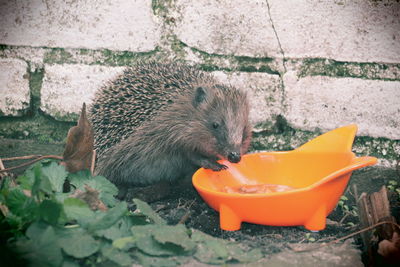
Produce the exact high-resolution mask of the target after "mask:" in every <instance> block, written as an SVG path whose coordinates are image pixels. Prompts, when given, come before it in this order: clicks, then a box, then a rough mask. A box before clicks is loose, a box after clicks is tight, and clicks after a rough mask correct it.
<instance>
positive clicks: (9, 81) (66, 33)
mask: <svg viewBox="0 0 400 267" xmlns="http://www.w3.org/2000/svg"><path fill="white" fill-rule="evenodd" d="M0 18H1V23H0V93H1V98H0V116H1V117H0V136H4V137H14V138H15V137H16V138H33V139H37V138H39V139H40V138H41V139H42V140H49V141H60V136H64V134H65V133H64V132H65V131H66V129H68V127H69V125H71V124H70V123H69V122H73V121H74V120H76V118H77V115H78V113H79V110H80V107H81V104H82V102H86V103H90V102H91V99H92V97H93V95H94V92H95V91H96V90H97V89H98V88H99V87H100V86H101V85H102V84H103V83H104V82H105V81H107V80H109V79H112V78H113V77H115V75H117V74H118V73H120V72H121V71H122V70H123V69H124V67H126V66H129V65H131V64H134V63H135V62H136V61H138V60H166V59H168V60H179V61H185V62H187V63H188V64H193V65H197V66H199V67H201V68H202V69H204V70H206V71H210V72H212V73H214V74H215V76H216V77H217V78H218V79H220V80H221V81H222V82H227V83H231V84H233V85H236V86H237V87H240V88H243V89H244V90H247V91H248V92H249V94H250V96H251V103H252V111H251V119H252V122H253V124H254V125H255V126H256V127H255V129H256V131H257V132H260V133H265V135H262V134H260V135H257V138H256V139H255V142H256V143H258V142H262V141H265V142H266V143H267V145H266V146H265V147H266V148H267V149H274V150H276V149H282V148H287V147H296V146H297V145H299V144H300V143H302V142H304V141H306V140H307V139H309V138H310V137H312V136H315V135H316V134H318V133H320V132H321V131H322V132H324V131H327V130H331V129H333V128H336V127H339V126H342V125H346V124H350V123H356V124H357V125H358V126H359V132H358V134H359V136H360V137H359V138H358V139H357V142H356V144H355V151H356V152H359V153H364V154H365V153H367V154H372V155H375V156H378V157H380V158H381V161H380V162H381V164H386V165H390V166H393V165H394V164H395V160H396V158H397V157H398V155H399V154H400V141H399V139H400V3H399V2H398V1H389V0H387V1H385V0H383V1H372V0H369V1H368V0H353V1H344V0H336V1H331V0H322V1H306V0H301V1H298V0H297V1H294V0H292V1H280V0H263V1H261V0H255V1H245V0H221V1H214V0H202V1H193V0H191V1H189V0H175V1H174V0H168V1H161V0H153V1H150V0H147V1H145V0H137V1H124V0H103V1H89V0H82V1H56V0H47V1H41V0H32V1H22V0H17V1H0ZM277 121H278V123H280V124H282V122H284V123H285V125H286V124H287V125H288V126H290V127H291V129H292V131H291V133H292V134H291V135H285V133H284V132H280V131H276V127H277V126H276V125H277V123H276V122H277ZM51 129H54V130H51ZM274 129H275V130H274ZM293 130H295V131H293ZM293 132H295V133H294V134H293ZM268 144H269V145H268Z"/></svg>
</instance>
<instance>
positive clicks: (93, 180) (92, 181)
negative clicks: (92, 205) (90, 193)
mask: <svg viewBox="0 0 400 267" xmlns="http://www.w3.org/2000/svg"><path fill="white" fill-rule="evenodd" d="M68 180H69V182H70V183H71V185H73V186H74V187H76V188H77V189H80V190H82V191H85V185H88V186H90V187H91V188H93V189H96V190H97V191H99V193H100V194H99V198H100V200H101V201H103V202H104V204H106V205H108V206H113V205H115V204H116V201H115V198H114V197H113V196H115V195H117V194H118V188H117V187H116V186H115V185H114V184H113V183H111V182H110V181H109V180H107V179H106V178H105V177H103V176H94V177H92V176H91V174H90V171H88V170H83V171H80V172H77V173H70V174H68Z"/></svg>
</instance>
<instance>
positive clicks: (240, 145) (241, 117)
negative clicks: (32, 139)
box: [90, 62, 251, 188]
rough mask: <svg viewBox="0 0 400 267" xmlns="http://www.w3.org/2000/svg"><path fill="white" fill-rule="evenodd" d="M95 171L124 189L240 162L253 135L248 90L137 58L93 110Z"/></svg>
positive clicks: (189, 70) (97, 98) (189, 69)
mask: <svg viewBox="0 0 400 267" xmlns="http://www.w3.org/2000/svg"><path fill="white" fill-rule="evenodd" d="M90 117H91V121H92V124H93V129H94V132H95V148H96V151H97V155H98V162H97V168H96V173H97V174H100V175H103V176H105V177H107V178H108V179H109V180H110V181H112V182H113V183H114V184H116V185H117V186H118V187H119V188H125V187H135V186H146V185H151V184H155V183H157V182H163V181H164V182H165V181H166V182H168V183H173V182H174V181H176V180H177V179H178V178H182V177H188V176H189V177H190V176H192V175H193V173H194V172H195V171H196V170H197V169H199V168H201V167H203V168H206V169H211V170H214V171H220V170H223V169H226V168H227V167H226V165H224V164H221V161H219V160H221V159H225V160H228V161H229V162H232V163H237V162H239V161H240V160H241V156H242V155H243V154H245V153H246V152H247V150H248V147H249V144H250V140H251V126H250V123H249V103H248V97H247V95H246V92H244V91H241V90H238V89H237V88H235V87H233V86H231V85H226V84H221V83H218V82H217V80H216V79H215V78H214V77H213V76H212V74H210V73H207V72H204V71H201V70H199V69H198V68H196V67H193V66H189V65H185V64H180V63H171V62H168V63H157V62H149V63H144V62H141V63H137V64H136V65H134V66H130V67H129V68H127V69H126V70H125V71H124V72H123V73H122V74H121V75H120V76H118V77H117V78H116V79H114V80H112V81H109V82H107V83H106V84H105V85H104V86H103V87H102V88H101V89H100V90H99V91H98V92H97V93H96V95H95V97H94V100H93V103H92V105H91V107H90Z"/></svg>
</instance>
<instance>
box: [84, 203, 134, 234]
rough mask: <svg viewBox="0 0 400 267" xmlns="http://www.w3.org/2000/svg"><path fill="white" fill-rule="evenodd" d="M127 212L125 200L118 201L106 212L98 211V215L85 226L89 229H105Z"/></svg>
mask: <svg viewBox="0 0 400 267" xmlns="http://www.w3.org/2000/svg"><path fill="white" fill-rule="evenodd" d="M127 212H128V206H127V204H126V202H119V203H118V204H117V205H115V207H113V208H111V209H109V210H108V211H106V212H101V211H99V212H98V215H100V217H99V218H97V219H95V220H94V221H92V222H90V223H89V224H88V226H87V228H88V230H89V231H96V230H101V229H107V228H109V227H111V226H112V225H113V224H115V223H116V222H117V221H118V220H120V219H121V218H122V216H124V215H125V214H126V213H127Z"/></svg>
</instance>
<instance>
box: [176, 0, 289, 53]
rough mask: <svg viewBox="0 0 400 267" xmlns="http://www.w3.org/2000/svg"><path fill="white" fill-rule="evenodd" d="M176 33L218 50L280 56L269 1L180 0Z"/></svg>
mask: <svg viewBox="0 0 400 267" xmlns="http://www.w3.org/2000/svg"><path fill="white" fill-rule="evenodd" d="M176 10H177V12H179V13H180V14H181V15H180V17H179V18H178V23H177V28H176V30H175V33H176V34H177V36H178V38H179V39H180V40H181V41H183V42H184V43H186V44H187V45H189V46H191V47H195V48H197V49H200V50H203V51H206V52H208V53H216V54H234V55H237V56H240V55H244V56H262V57H266V56H276V55H278V56H280V55H281V54H280V51H279V46H278V42H277V39H276V38H275V34H274V32H273V29H272V26H271V23H270V19H269V16H268V9H267V5H266V1H264V0H255V1H245V0H221V1H214V0H202V1H189V0H178V1H177V2H176Z"/></svg>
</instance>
